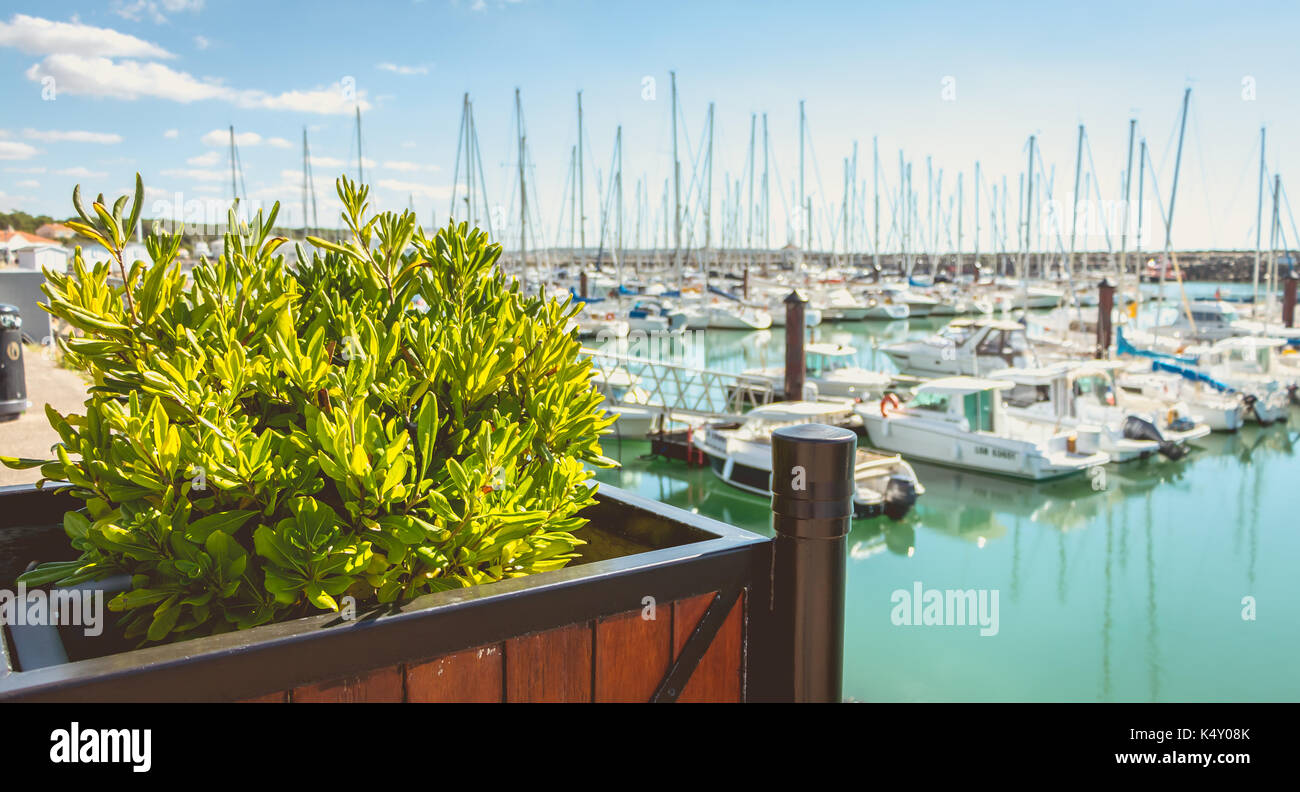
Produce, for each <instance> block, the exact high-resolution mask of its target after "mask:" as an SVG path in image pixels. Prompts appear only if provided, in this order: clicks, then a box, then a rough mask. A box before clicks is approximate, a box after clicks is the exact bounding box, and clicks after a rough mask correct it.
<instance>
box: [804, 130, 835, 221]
mask: <svg viewBox="0 0 1300 792" xmlns="http://www.w3.org/2000/svg"><path fill="white" fill-rule="evenodd" d="M804 132H805V134H806V135H807V136H808V153H809V154H810V155H811V156H812V166H813V176H814V177H815V178H816V179H817V198H818V200H820V201H821V205H822V222H823V223H824V224H826V225H827V227H828V228H829V227H830V222H831V221H830V218H829V216H828V212H827V209H826V188H824V187H822V172H821V168H820V167H819V166H818V165H817V149H816V147H814V146H813V137H812V127H811V125H805V127H804ZM812 225H813V226H816V225H817V224H816V223H813V224H812ZM831 239H832V240H834V239H835V231H834V229H831Z"/></svg>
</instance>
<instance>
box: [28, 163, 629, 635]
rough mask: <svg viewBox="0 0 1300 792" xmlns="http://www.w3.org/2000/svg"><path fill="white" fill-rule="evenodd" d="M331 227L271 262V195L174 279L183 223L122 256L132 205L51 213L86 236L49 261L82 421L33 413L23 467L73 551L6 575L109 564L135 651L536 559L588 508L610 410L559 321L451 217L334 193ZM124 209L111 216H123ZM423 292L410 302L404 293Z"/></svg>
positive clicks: (537, 566)
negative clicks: (41, 420) (35, 440)
mask: <svg viewBox="0 0 1300 792" xmlns="http://www.w3.org/2000/svg"><path fill="white" fill-rule="evenodd" d="M337 189H338V195H339V198H340V200H341V201H342V204H343V207H344V208H343V215H342V216H343V221H344V222H345V223H346V225H347V230H348V232H349V237H348V239H346V241H344V242H338V243H336V242H330V241H326V240H323V239H316V238H311V239H310V242H311V244H312V245H313V246H315V248H316V250H315V251H314V252H313V255H312V256H311V258H310V260H308V259H307V258H306V257H305V256H304V255H303V251H302V249H301V248H299V250H298V253H299V255H298V257H297V260H298V262H299V263H298V264H297V265H295V266H288V265H287V264H286V263H285V260H284V257H283V256H282V255H276V251H277V249H278V248H279V247H280V246H281V244H283V243H284V242H285V239H283V238H282V237H277V236H274V235H273V233H272V229H273V227H274V223H275V218H276V214H277V212H278V209H279V205H278V204H277V205H276V206H275V207H273V208H272V209H271V210H270V212H269V213H268V214H267V215H266V216H265V217H263V214H262V213H261V212H260V211H259V212H258V213H257V215H256V216H255V217H254V218H252V220H251V221H249V222H248V223H242V222H240V221H239V220H238V218H237V215H236V211H235V209H234V208H232V210H231V212H230V216H229V217H230V221H229V230H228V232H227V233H226V235H225V248H224V253H223V254H222V255H221V257H220V258H218V259H217V260H216V261H209V260H206V259H205V260H203V261H202V262H200V263H199V264H198V265H197V266H196V267H195V268H194V270H193V272H192V273H191V274H190V275H189V276H188V277H187V276H186V274H185V273H182V272H181V269H180V265H179V263H178V261H177V251H178V250H179V247H180V243H181V236H180V232H179V231H176V232H175V233H173V234H167V233H164V232H162V231H161V230H160V229H158V228H155V232H154V233H153V234H152V235H150V236H149V238H148V240H147V248H148V252H149V256H150V258H151V259H152V262H151V263H149V264H146V263H145V262H142V261H135V262H129V261H126V260H124V259H123V248H124V245H125V243H126V241H127V239H128V238H129V234H130V230H131V229H133V228H134V227H135V226H136V223H137V221H138V219H139V215H140V209H141V204H142V201H143V186H142V184H141V181H140V179H139V177H138V176H137V178H136V192H135V198H134V201H133V202H130V203H129V204H128V201H127V198H126V197H125V196H123V197H122V198H121V199H119V200H118V201H117V202H116V203H115V204H113V205H112V206H109V205H107V204H106V202H105V201H104V199H103V196H100V197H99V198H98V199H97V200H96V201H94V202H93V204H92V211H91V212H87V211H85V209H84V208H83V204H82V202H81V199H80V195H79V191H74V193H73V202H74V204H75V207H76V210H77V213H78V215H79V216H80V222H72V223H70V224H69V225H71V226H72V227H73V228H74V229H75V230H76V231H77V232H78V233H81V234H83V235H86V236H88V237H90V238H92V239H94V240H95V241H96V242H98V243H99V244H100V245H102V246H103V247H104V248H105V249H107V250H108V252H109V255H110V256H111V260H110V261H109V262H101V263H97V264H94V265H91V266H87V264H86V263H85V261H84V260H83V258H82V256H81V254H80V251H78V254H77V256H76V257H75V259H74V262H73V271H72V272H71V273H70V274H61V273H48V274H47V275H48V283H47V285H46V286H45V291H46V294H47V296H48V297H49V306H48V310H49V312H50V313H51V314H53V315H54V316H56V317H58V318H59V319H62V320H63V321H65V322H67V323H68V325H69V326H70V327H72V328H73V329H74V330H75V331H76V335H74V336H73V337H70V338H68V339H65V340H63V341H61V342H60V343H61V346H62V348H63V349H64V351H65V353H66V356H67V360H68V361H69V362H70V363H71V364H72V365H74V366H75V367H77V368H78V369H80V370H82V371H84V372H86V374H87V375H88V376H89V377H90V378H91V380H92V382H93V386H92V388H91V389H90V394H89V398H88V399H87V400H86V402H85V414H84V415H75V414H69V415H61V414H59V413H58V412H57V411H55V410H53V409H52V408H48V407H47V408H46V412H47V415H48V417H49V420H50V423H51V425H52V426H53V427H54V428H55V429H56V430H57V431H58V433H59V437H60V438H61V442H60V443H59V444H57V445H56V446H55V447H54V449H53V450H54V452H55V454H56V456H57V459H56V460H53V461H44V462H42V461H39V460H17V459H5V460H4V461H5V462H6V464H9V465H10V466H28V467H30V466H34V465H42V467H41V473H42V476H43V479H42V483H44V481H46V480H52V481H60V482H63V481H66V482H68V484H69V486H70V489H71V492H72V493H73V494H74V495H76V496H77V497H78V498H81V499H83V500H84V501H85V507H84V508H83V509H81V510H78V511H74V512H69V513H68V514H67V515H66V516H65V518H64V528H65V530H66V532H67V534H68V536H69V538H70V539H71V542H72V545H73V547H74V548H76V549H77V550H79V551H80V552H81V556H80V558H78V559H77V560H75V561H67V562H51V563H46V564H43V565H40V566H38V567H36V568H35V569H33V570H31V571H29V572H28V573H26V574H25V575H24V576H23V578H22V580H24V581H25V582H26V583H28V584H29V585H39V584H47V583H60V584H72V583H78V582H83V581H87V580H93V579H98V578H102V577H105V576H108V575H115V574H123V573H125V574H128V575H130V576H131V587H130V589H129V590H127V591H125V592H123V593H121V594H119V595H118V596H116V597H115V598H114V599H113V600H111V601H110V603H109V607H110V609H113V610H116V611H122V612H124V616H123V619H124V622H125V628H126V633H127V635H128V637H136V638H141V639H143V640H144V641H145V642H161V641H168V640H177V639H181V638H187V637H191V636H196V635H205V634H211V633H217V632H225V631H228V630H233V629H237V628H246V627H252V626H254V625H258V624H263V623H266V622H270V621H275V620H280V619H286V618H293V617H296V616H301V615H306V614H309V613H313V612H320V611H326V610H338V609H339V608H340V598H341V597H343V596H351V597H354V598H355V600H356V601H357V602H363V603H364V602H375V601H377V602H380V603H385V602H392V601H394V600H397V599H400V598H409V597H413V596H417V595H420V594H423V593H427V592H431V591H439V590H445V589H449V588H456V587H463V586H471V585H475V584H479V583H487V582H491V581H496V580H501V579H503V578H508V577H516V576H521V575H528V574H532V573H536V572H541V571H546V570H550V569H556V568H558V567H561V566H563V565H564V564H566V563H567V562H568V561H570V560H571V559H572V558H574V557H575V555H576V554H575V552H574V550H575V548H576V547H577V546H578V545H580V544H581V543H582V542H581V540H579V539H578V538H577V537H576V536H575V534H574V532H575V531H576V530H577V529H579V528H580V527H581V526H582V525H583V524H584V522H585V520H584V519H583V518H582V517H581V516H579V512H580V511H581V510H582V509H583V508H584V507H585V506H587V505H589V504H591V503H592V502H593V500H594V499H593V492H592V489H591V487H590V485H589V484H588V483H587V482H588V480H589V479H590V478H591V474H590V473H589V472H588V470H587V468H586V467H585V466H584V463H591V464H595V465H606V464H612V463H611V462H610V461H609V460H608V459H606V458H605V457H604V456H602V454H601V449H600V444H599V435H600V433H601V432H602V430H604V429H605V428H606V427H608V426H609V424H610V423H612V419H610V418H607V417H605V416H604V414H603V413H602V412H601V411H600V408H599V404H600V401H601V397H600V396H599V394H598V393H596V392H595V390H594V389H593V388H592V387H591V384H590V362H589V361H586V360H582V359H580V358H579V356H578V349H579V345H578V342H577V340H576V335H575V333H574V332H572V331H569V330H566V327H567V326H568V322H569V319H570V318H571V317H572V316H573V314H574V313H575V312H576V307H570V306H568V305H567V304H562V303H560V302H558V301H556V300H554V299H546V298H545V297H544V296H540V297H539V296H527V295H525V294H522V293H521V292H520V291H519V287H518V285H517V283H516V282H514V281H512V280H510V279H508V278H506V277H505V275H504V274H503V273H502V272H501V270H500V269H499V268H498V267H497V266H496V262H497V259H498V257H499V256H500V254H501V248H500V246H499V245H497V244H493V243H491V242H489V241H488V239H487V235H486V234H484V233H483V232H482V231H479V230H477V229H474V230H470V229H468V227H467V226H466V224H464V223H462V224H460V225H449V226H447V227H446V228H442V229H439V230H438V231H437V233H435V234H433V235H432V236H428V235H426V234H425V232H424V231H423V230H422V229H420V228H417V226H416V222H415V216H414V214H412V213H410V212H403V213H402V214H400V215H398V214H395V213H391V212H387V213H381V214H371V213H370V212H369V205H368V201H367V198H368V194H369V191H368V188H366V187H365V186H360V185H357V184H355V183H353V182H351V181H349V180H348V179H346V178H341V179H340V180H339V181H338V184H337ZM124 215H125V217H124ZM418 298H423V300H424V302H425V303H426V304H427V309H423V308H421V309H416V308H414V307H413V306H414V305H415V304H416V303H417V302H418Z"/></svg>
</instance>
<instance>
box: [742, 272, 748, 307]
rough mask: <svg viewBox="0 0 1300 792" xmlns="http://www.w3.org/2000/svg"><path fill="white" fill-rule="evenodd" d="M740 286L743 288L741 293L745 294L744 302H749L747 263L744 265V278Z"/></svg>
mask: <svg viewBox="0 0 1300 792" xmlns="http://www.w3.org/2000/svg"><path fill="white" fill-rule="evenodd" d="M742 288H743V289H744V291H743V292H742V294H744V295H745V302H749V265H748V264H746V265H745V280H744V284H743V286H742Z"/></svg>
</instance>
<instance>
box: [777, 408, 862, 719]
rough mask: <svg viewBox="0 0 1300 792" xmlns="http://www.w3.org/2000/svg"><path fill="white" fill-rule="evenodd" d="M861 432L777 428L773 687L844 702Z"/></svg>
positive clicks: (793, 697)
mask: <svg viewBox="0 0 1300 792" xmlns="http://www.w3.org/2000/svg"><path fill="white" fill-rule="evenodd" d="M856 456H857V435H855V434H854V433H853V432H852V431H850V430H848V429H845V428H843V427H837V426H825V425H822V424H804V425H802V426H791V427H785V428H782V429H778V430H776V431H775V432H773V433H772V528H773V531H774V532H775V534H776V539H775V541H774V543H773V549H772V552H773V572H772V611H773V613H772V616H773V641H772V647H771V648H772V651H774V652H775V653H776V655H777V656H776V657H774V658H772V660H773V672H774V675H775V676H774V679H773V688H772V690H773V693H774V695H775V696H776V697H777V698H779V699H782V700H785V701H795V702H838V701H840V700H841V697H842V694H843V684H844V591H845V577H846V574H847V572H846V570H847V561H848V533H849V524H850V521H851V518H852V517H853V494H854V489H855V485H854V477H853V471H854V461H855V459H856Z"/></svg>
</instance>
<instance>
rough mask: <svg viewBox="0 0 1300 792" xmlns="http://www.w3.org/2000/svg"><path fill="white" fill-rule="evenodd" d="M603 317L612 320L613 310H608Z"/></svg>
mask: <svg viewBox="0 0 1300 792" xmlns="http://www.w3.org/2000/svg"><path fill="white" fill-rule="evenodd" d="M605 319H607V320H608V321H613V320H614V312H613V311H609V312H607V313H606V314H605Z"/></svg>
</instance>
